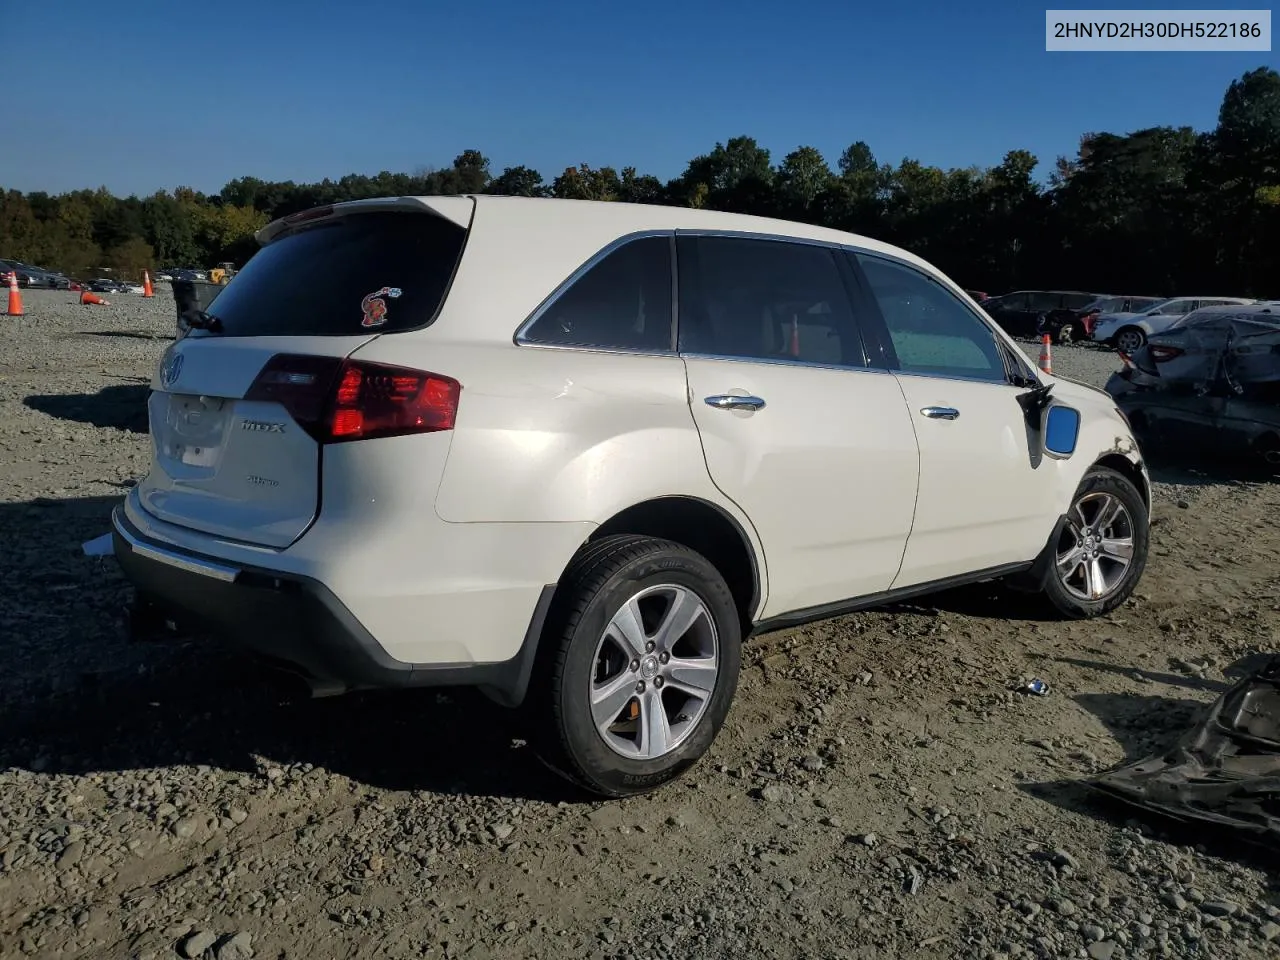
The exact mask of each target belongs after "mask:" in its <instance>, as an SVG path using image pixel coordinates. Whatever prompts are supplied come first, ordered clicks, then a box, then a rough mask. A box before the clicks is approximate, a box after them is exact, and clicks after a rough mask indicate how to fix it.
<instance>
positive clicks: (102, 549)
mask: <svg viewBox="0 0 1280 960" xmlns="http://www.w3.org/2000/svg"><path fill="white" fill-rule="evenodd" d="M81 548H82V549H83V550H84V555H85V556H86V557H109V556H111V554H113V553H115V550H114V548H113V547H112V545H111V534H109V533H104V534H103V535H102V536H100V537H95V538H94V539H93V540H89V541H87V542H85V543H83V544H81Z"/></svg>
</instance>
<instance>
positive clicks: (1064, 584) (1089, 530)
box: [1037, 467, 1150, 620]
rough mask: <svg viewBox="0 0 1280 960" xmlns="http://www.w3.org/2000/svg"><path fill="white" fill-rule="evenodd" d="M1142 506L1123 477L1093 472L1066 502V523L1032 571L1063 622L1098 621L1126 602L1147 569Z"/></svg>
mask: <svg viewBox="0 0 1280 960" xmlns="http://www.w3.org/2000/svg"><path fill="white" fill-rule="evenodd" d="M1149 545H1150V530H1149V523H1148V514H1147V507H1146V504H1145V503H1144V502H1143V500H1142V495H1141V494H1140V493H1139V492H1138V490H1137V488H1136V487H1134V485H1133V484H1132V483H1131V482H1130V481H1129V479H1128V478H1127V477H1125V476H1124V475H1123V474H1120V473H1117V472H1116V471H1115V470H1111V469H1108V468H1107V467H1093V468H1091V469H1090V470H1089V472H1088V473H1086V474H1085V476H1084V479H1083V480H1081V481H1080V486H1079V487H1078V488H1077V489H1076V494H1075V496H1074V497H1073V498H1072V500H1071V507H1070V509H1068V511H1067V522H1066V523H1065V524H1063V525H1062V527H1061V528H1060V529H1059V530H1058V531H1057V532H1056V533H1055V535H1054V536H1053V537H1052V538H1050V541H1049V543H1048V545H1046V547H1045V550H1044V553H1043V554H1042V555H1041V557H1040V559H1039V561H1037V566H1039V567H1041V568H1042V569H1044V570H1045V571H1046V573H1045V576H1044V581H1043V584H1042V586H1041V590H1042V591H1043V593H1044V596H1045V599H1046V600H1047V601H1048V602H1049V603H1050V604H1051V605H1052V606H1053V607H1054V608H1055V609H1056V610H1057V611H1058V612H1059V613H1060V614H1062V615H1063V616H1066V617H1069V618H1071V619H1075V620H1083V619H1089V618H1092V617H1100V616H1103V615H1105V614H1107V613H1110V612H1111V611H1112V610H1114V609H1116V607H1118V606H1120V605H1121V604H1122V603H1124V602H1125V601H1126V600H1128V599H1129V596H1130V594H1132V593H1133V591H1134V589H1135V588H1136V587H1137V585H1138V581H1139V580H1140V579H1141V578H1142V572H1143V570H1144V569H1145V568H1146V564H1147V551H1148V548H1149Z"/></svg>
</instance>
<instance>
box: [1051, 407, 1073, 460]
mask: <svg viewBox="0 0 1280 960" xmlns="http://www.w3.org/2000/svg"><path fill="white" fill-rule="evenodd" d="M1043 436H1044V452H1045V453H1047V454H1048V455H1049V456H1051V457H1056V458H1057V459H1059V460H1066V459H1067V458H1068V457H1070V456H1071V455H1072V454H1073V453H1075V452H1076V441H1077V440H1079V439H1080V411H1079V410H1076V409H1075V408H1074V407H1064V406H1060V405H1059V404H1056V403H1055V404H1053V405H1052V406H1051V407H1049V409H1048V410H1046V411H1045V414H1044V430H1043Z"/></svg>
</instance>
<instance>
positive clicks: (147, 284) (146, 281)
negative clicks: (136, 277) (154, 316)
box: [142, 270, 156, 297]
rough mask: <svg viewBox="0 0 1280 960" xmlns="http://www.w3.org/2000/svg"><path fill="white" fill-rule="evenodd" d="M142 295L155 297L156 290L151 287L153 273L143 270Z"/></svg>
mask: <svg viewBox="0 0 1280 960" xmlns="http://www.w3.org/2000/svg"><path fill="white" fill-rule="evenodd" d="M142 295H143V296H144V297H154V296H155V295H156V292H155V291H154V290H152V289H151V274H149V273H147V271H145V270H143V271H142Z"/></svg>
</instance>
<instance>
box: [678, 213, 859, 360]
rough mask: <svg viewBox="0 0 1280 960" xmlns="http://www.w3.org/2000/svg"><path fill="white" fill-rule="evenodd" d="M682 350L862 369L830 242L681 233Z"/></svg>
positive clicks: (846, 297) (679, 243) (855, 334)
mask: <svg viewBox="0 0 1280 960" xmlns="http://www.w3.org/2000/svg"><path fill="white" fill-rule="evenodd" d="M677 250H678V252H679V257H680V270H679V275H680V349H681V350H682V351H685V352H688V353H706V354H712V355H714V356H722V357H744V358H751V359H761V360H767V359H794V360H800V361H804V362H809V363H827V364H837V365H840V364H850V365H856V366H862V365H863V363H864V360H863V356H862V342H861V339H860V338H859V336H858V333H857V330H856V328H855V326H854V323H853V315H852V310H851V307H850V305H849V299H848V294H847V292H846V290H845V286H844V282H843V280H842V279H841V276H840V267H839V265H838V263H837V261H836V255H835V254H834V253H833V252H832V251H831V250H829V249H827V248H825V247H818V246H813V245H811V244H803V243H788V242H785V241H777V240H747V239H739V238H736V237H680V238H679V239H678V240H677Z"/></svg>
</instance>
